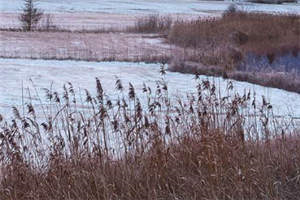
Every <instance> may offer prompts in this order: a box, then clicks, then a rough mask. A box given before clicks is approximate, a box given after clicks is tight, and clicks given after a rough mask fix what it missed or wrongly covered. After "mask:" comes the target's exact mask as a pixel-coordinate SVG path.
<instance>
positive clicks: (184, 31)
mask: <svg viewBox="0 0 300 200" xmlns="http://www.w3.org/2000/svg"><path fill="white" fill-rule="evenodd" d="M299 33H300V16H298V15H291V14H278V13H276V14H266V13H253V12H251V13H248V12H245V11H240V10H238V9H237V8H236V7H234V6H231V7H229V8H228V10H227V11H226V12H225V13H224V15H223V16H222V17H221V18H209V19H198V20H192V21H177V22H175V23H174V25H173V27H172V28H171V30H170V32H169V41H170V42H171V43H172V44H176V45H179V46H181V47H182V48H184V49H186V50H185V52H186V54H185V55H183V56H181V57H178V56H177V57H176V59H175V60H174V61H173V64H172V65H171V68H170V69H171V70H173V71H179V72H193V73H199V74H211V75H216V76H220V74H221V75H224V77H229V78H234V79H236V80H243V81H248V82H252V83H257V84H261V85H265V86H270V87H276V88H281V89H285V90H289V91H294V92H299V81H298V80H299V69H300V68H299V64H298V63H299V61H300V56H299V50H300V40H299V38H300V34H299ZM191 61H192V62H197V63H198V66H197V67H195V64H193V66H194V67H192V68H190V67H189V66H190V64H188V62H191ZM203 65H204V66H205V67H204V66H203ZM217 66H218V67H217ZM204 68H205V70H203V69H204ZM216 69H217V70H216ZM253 77H254V78H253Z"/></svg>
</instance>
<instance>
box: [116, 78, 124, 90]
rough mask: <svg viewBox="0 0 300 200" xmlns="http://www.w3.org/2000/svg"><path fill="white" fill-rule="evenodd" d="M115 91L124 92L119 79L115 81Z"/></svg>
mask: <svg viewBox="0 0 300 200" xmlns="http://www.w3.org/2000/svg"><path fill="white" fill-rule="evenodd" d="M116 89H117V90H118V91H121V92H122V91H123V90H124V88H123V85H122V82H121V80H120V79H119V78H117V80H116Z"/></svg>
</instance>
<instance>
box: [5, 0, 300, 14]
mask: <svg viewBox="0 0 300 200" xmlns="http://www.w3.org/2000/svg"><path fill="white" fill-rule="evenodd" d="M231 3H232V2H230V1H225V2H223V1H199V0H39V1H38V6H39V7H40V8H41V9H43V10H44V11H46V12H104V13H122V14H126V13H146V14H147V13H186V14H197V13H198V14H201V13H203V12H204V13H212V12H218V11H224V10H225V9H227V8H228V6H229V5H230V4H231ZM238 4H239V5H241V6H242V7H243V9H246V10H256V11H266V12H291V13H300V5H299V4H283V5H274V4H273V5H268V4H253V3H238ZM22 6H23V1H22V0H0V11H2V12H16V11H20V9H21V8H22Z"/></svg>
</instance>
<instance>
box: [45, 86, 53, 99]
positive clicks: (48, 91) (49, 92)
mask: <svg viewBox="0 0 300 200" xmlns="http://www.w3.org/2000/svg"><path fill="white" fill-rule="evenodd" d="M43 90H44V91H45V93H46V99H48V100H49V101H51V100H52V98H53V95H52V93H51V91H50V90H49V89H47V88H43Z"/></svg>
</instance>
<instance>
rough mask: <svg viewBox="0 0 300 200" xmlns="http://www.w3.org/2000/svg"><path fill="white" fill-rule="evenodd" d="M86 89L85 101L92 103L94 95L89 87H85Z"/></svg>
mask: <svg viewBox="0 0 300 200" xmlns="http://www.w3.org/2000/svg"><path fill="white" fill-rule="evenodd" d="M84 91H85V96H86V99H85V101H86V102H88V103H92V96H91V94H90V92H89V91H88V90H87V89H85V90H84Z"/></svg>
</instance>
